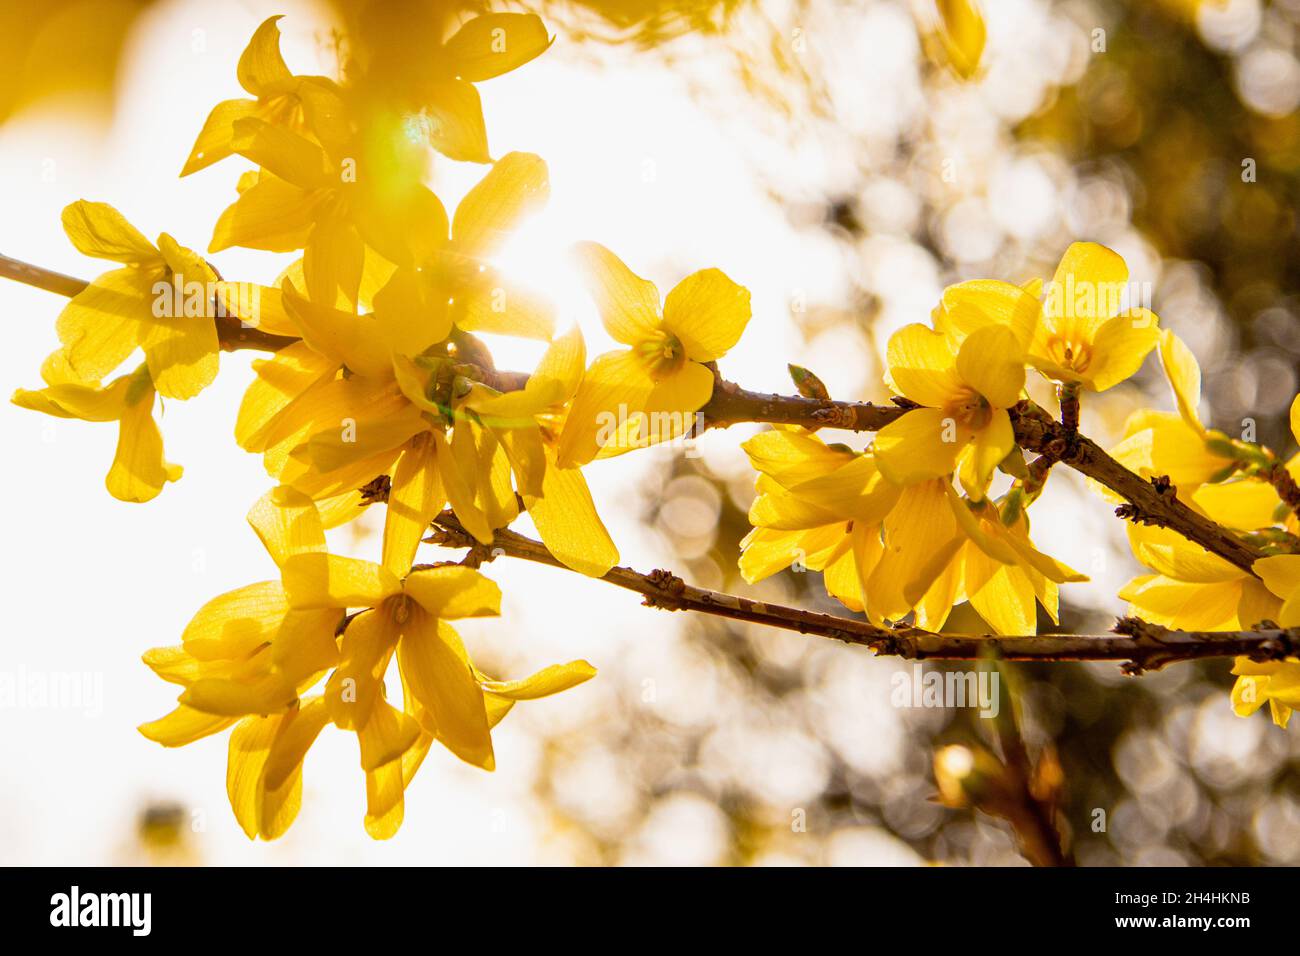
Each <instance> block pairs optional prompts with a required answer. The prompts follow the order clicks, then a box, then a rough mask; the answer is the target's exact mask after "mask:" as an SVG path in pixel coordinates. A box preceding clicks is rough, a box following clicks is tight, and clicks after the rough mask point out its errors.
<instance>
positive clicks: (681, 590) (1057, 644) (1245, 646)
mask: <svg viewBox="0 0 1300 956" xmlns="http://www.w3.org/2000/svg"><path fill="white" fill-rule="evenodd" d="M433 524H434V527H433V532H432V534H431V535H430V536H429V537H428V538H426V539H425V540H426V542H428V543H430V544H437V545H441V546H443V547H447V548H467V549H469V552H470V553H469V555H468V558H469V561H470V563H472V564H476V565H477V564H480V563H482V562H485V561H492V560H494V559H496V558H497V557H501V556H505V557H511V558H519V559H522V560H525V561H532V562H535V563H537V564H545V565H548V566H550V567H553V568H560V569H566V567H565V565H564V564H563V563H562V562H560V561H559V559H557V558H556V557H555V556H554V555H553V554H551V552H550V551H549V550H548V549H547V547H546V545H544V544H542V543H541V542H540V541H534V540H533V539H532V538H528V537H525V536H524V535H521V534H519V533H517V532H514V531H510V530H509V529H502V530H500V531H497V532H496V535H495V537H494V538H493V541H492V543H491V544H490V545H484V544H482V543H480V542H479V541H477V540H475V538H474V537H473V536H472V535H471V534H470V533H469V532H468V531H466V530H465V528H464V527H463V526H462V525H461V523H460V522H459V521H458V520H457V519H456V516H455V515H454V514H453V513H452V512H451V511H444V512H442V513H441V514H439V515H438V517H437V518H435V519H434V522H433ZM601 580H602V581H606V582H608V583H610V584H613V585H615V586H617V587H620V588H624V589H626V590H628V591H635V592H636V593H638V594H640V595H642V597H643V598H644V602H643V603H644V604H646V605H647V606H648V607H657V608H663V609H665V610H669V611H696V612H699V613H702V614H710V615H713V616H715V617H725V618H729V619H731V620H735V621H747V622H749V623H753V624H765V625H768V626H770V627H777V628H781V629H783V630H787V631H797V632H799V633H801V634H816V635H818V636H821V637H829V638H833V639H835V640H837V641H844V642H845V643H847V644H856V645H859V646H862V647H869V648H871V649H872V650H873V651H875V653H876V654H878V655H884V656H893V657H902V658H905V659H908V660H963V661H973V660H980V659H982V658H984V657H986V656H988V654H989V653H990V652H992V653H993V654H994V655H995V656H999V657H1001V658H1003V659H1004V660H1011V661H1042V662H1053V661H1112V662H1115V663H1119V664H1122V665H1123V666H1124V670H1125V671H1126V672H1127V673H1130V674H1138V673H1142V672H1143V671H1153V670H1159V669H1160V668H1161V667H1164V666H1165V665H1166V664H1171V663H1174V662H1176V661H1190V660H1203V659H1206V658H1215V657H1238V656H1245V657H1249V658H1251V659H1253V660H1281V659H1283V658H1286V657H1290V656H1295V655H1296V654H1297V653H1300V628H1291V629H1287V628H1278V627H1274V626H1270V627H1268V628H1263V629H1260V630H1249V631H1173V630H1168V629H1166V628H1163V627H1159V626H1158V625H1155V624H1149V623H1147V622H1145V621H1140V620H1137V619H1136V618H1122V619H1121V620H1120V621H1119V622H1117V623H1116V625H1115V633H1113V634H1042V635H1028V636H1024V635H1022V636H1014V637H1006V636H1002V635H996V634H976V635H970V634H936V633H933V632H931V631H926V630H923V629H921V628H916V627H907V626H900V627H882V626H877V625H875V624H872V623H870V622H868V621H864V620H858V619H854V618H846V617H837V616H836V615H833V614H821V613H818V612H816V611H805V610H803V609H802V608H794V607H786V606H784V605H780V604H770V603H768V602H765V601H754V600H751V599H749V598H744V597H740V596H738V595H734V594H724V593H722V592H719V591H709V590H706V589H704V588H697V587H694V586H692V585H690V584H687V583H686V582H685V581H683V580H682V579H681V578H679V577H678V576H677V575H675V574H673V573H672V572H670V571H665V570H657V571H652V572H650V573H649V574H643V573H641V572H640V571H635V570H633V569H632V568H626V567H616V568H613V569H611V570H610V571H609V572H608V573H607V574H605V576H604V577H603V578H601Z"/></svg>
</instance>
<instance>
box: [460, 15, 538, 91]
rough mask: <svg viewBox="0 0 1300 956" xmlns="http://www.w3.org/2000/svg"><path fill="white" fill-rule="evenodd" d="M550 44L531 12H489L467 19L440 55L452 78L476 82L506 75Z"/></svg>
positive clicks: (535, 16)
mask: <svg viewBox="0 0 1300 956" xmlns="http://www.w3.org/2000/svg"><path fill="white" fill-rule="evenodd" d="M550 45H551V39H550V37H548V36H547V35H546V25H545V24H544V23H543V22H542V18H541V17H539V16H537V15H536V14H532V13H489V14H485V15H483V16H478V17H475V18H474V19H472V20H469V21H468V22H467V23H465V25H464V26H462V27H461V28H460V29H459V30H457V31H456V33H455V34H453V35H452V37H451V39H449V40H448V41H447V43H446V45H445V46H444V47H443V52H444V53H445V54H446V55H447V56H448V57H449V58H450V59H451V61H452V68H453V69H454V70H455V71H456V75H457V76H459V77H460V78H461V79H463V80H469V81H470V82H472V83H477V82H479V81H480V80H490V79H492V77H494V76H500V75H501V74H502V73H508V72H509V71H511V70H513V69H515V68H516V67H519V66H522V65H523V64H525V63H527V62H528V61H529V60H531V59H533V58H534V57H536V56H539V55H540V54H542V53H543V52H545V50H546V48H547V47H548V46H550Z"/></svg>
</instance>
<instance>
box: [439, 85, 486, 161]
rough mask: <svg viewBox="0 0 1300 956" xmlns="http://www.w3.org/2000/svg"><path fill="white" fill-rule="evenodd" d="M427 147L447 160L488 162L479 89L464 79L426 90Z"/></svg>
mask: <svg viewBox="0 0 1300 956" xmlns="http://www.w3.org/2000/svg"><path fill="white" fill-rule="evenodd" d="M425 110H426V112H427V113H428V115H429V122H428V124H427V126H426V129H427V131H428V135H429V144H430V145H431V146H432V147H433V148H434V149H436V150H437V151H438V152H440V153H442V154H443V155H444V156H446V157H447V158H448V159H455V160H459V161H461V162H468V163H490V162H491V161H492V157H491V155H490V154H489V153H488V143H487V127H486V126H484V124H483V104H482V101H481V100H480V99H479V95H478V90H476V89H474V85H473V84H472V83H467V82H466V81H464V80H444V81H442V82H440V83H435V84H433V85H431V86H429V87H428V88H427V89H426V91H425Z"/></svg>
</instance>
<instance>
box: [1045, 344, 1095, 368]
mask: <svg viewBox="0 0 1300 956" xmlns="http://www.w3.org/2000/svg"><path fill="white" fill-rule="evenodd" d="M1047 354H1048V356H1049V357H1050V358H1051V359H1052V361H1053V362H1055V363H1056V364H1057V365H1059V366H1060V367H1061V368H1066V369H1069V370H1070V371H1072V372H1086V371H1088V366H1089V365H1091V364H1092V346H1091V345H1089V344H1088V343H1087V342H1074V341H1071V340H1069V339H1064V338H1061V337H1060V336H1059V335H1053V336H1052V337H1051V338H1050V339H1048V340H1047Z"/></svg>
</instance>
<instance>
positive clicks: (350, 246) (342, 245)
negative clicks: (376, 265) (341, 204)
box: [302, 209, 366, 309]
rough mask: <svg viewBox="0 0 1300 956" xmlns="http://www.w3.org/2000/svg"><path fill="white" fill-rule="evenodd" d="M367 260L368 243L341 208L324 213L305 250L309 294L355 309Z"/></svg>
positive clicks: (304, 274) (313, 298)
mask: <svg viewBox="0 0 1300 956" xmlns="http://www.w3.org/2000/svg"><path fill="white" fill-rule="evenodd" d="M365 260H366V249H365V245H364V244H363V243H362V241H361V237H360V236H359V235H358V234H357V231H356V229H354V228H353V227H352V223H351V222H349V221H348V219H347V217H346V216H345V215H343V214H342V212H341V211H339V210H338V209H335V210H333V211H331V212H330V213H329V214H327V215H325V216H322V217H321V218H320V219H319V220H317V222H316V228H315V229H313V230H312V231H311V236H310V238H308V240H307V246H306V248H305V249H303V252H302V274H303V281H304V283H305V284H306V288H307V294H308V296H309V297H310V298H311V299H312V300H313V301H315V302H332V303H343V304H345V305H346V307H348V308H351V309H355V308H356V305H357V298H358V292H359V290H360V288H361V273H362V270H363V269H364V268H365Z"/></svg>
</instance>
